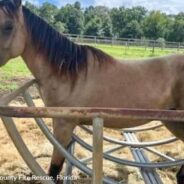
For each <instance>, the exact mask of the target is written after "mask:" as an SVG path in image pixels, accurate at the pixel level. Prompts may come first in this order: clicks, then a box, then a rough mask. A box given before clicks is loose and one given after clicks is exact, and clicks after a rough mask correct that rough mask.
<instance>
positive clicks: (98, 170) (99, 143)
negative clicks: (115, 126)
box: [92, 118, 104, 184]
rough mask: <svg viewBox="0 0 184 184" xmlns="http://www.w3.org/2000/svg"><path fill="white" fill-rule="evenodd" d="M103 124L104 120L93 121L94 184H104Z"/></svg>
mask: <svg viewBox="0 0 184 184" xmlns="http://www.w3.org/2000/svg"><path fill="white" fill-rule="evenodd" d="M103 123H104V120H103V119H102V118H94V119H93V182H92V183H93V184H97V183H98V184H102V183H103V181H102V180H103Z"/></svg>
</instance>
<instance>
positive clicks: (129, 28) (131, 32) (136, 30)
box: [122, 20, 143, 38]
mask: <svg viewBox="0 0 184 184" xmlns="http://www.w3.org/2000/svg"><path fill="white" fill-rule="evenodd" d="M142 35H143V31H142V29H141V26H140V24H139V23H138V22H137V21H136V20H132V21H131V22H130V23H128V24H127V25H126V27H125V28H124V31H123V35H122V36H123V37H126V38H141V36H142Z"/></svg>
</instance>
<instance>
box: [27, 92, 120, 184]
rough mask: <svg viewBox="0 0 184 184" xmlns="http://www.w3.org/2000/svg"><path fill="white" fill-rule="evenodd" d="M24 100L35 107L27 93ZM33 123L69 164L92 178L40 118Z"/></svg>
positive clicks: (113, 183) (89, 170)
mask: <svg viewBox="0 0 184 184" xmlns="http://www.w3.org/2000/svg"><path fill="white" fill-rule="evenodd" d="M24 98H25V100H26V103H27V104H28V105H29V106H35V104H34V102H33V101H32V98H31V97H30V95H29V93H27V92H25V93H24ZM35 121H36V123H37V125H38V126H39V128H40V129H41V131H42V133H43V134H44V135H45V136H46V137H47V139H48V140H49V141H50V143H51V144H52V145H53V146H55V147H56V149H57V150H58V151H59V152H60V153H61V154H62V155H63V156H64V157H65V158H66V159H67V160H69V161H70V163H71V164H73V165H74V166H76V167H77V168H78V169H80V170H81V171H83V172H84V173H86V174H88V175H90V176H92V170H91V169H90V168H88V167H87V166H85V165H84V164H83V163H82V162H80V161H79V160H77V159H76V158H75V157H74V156H73V155H71V154H70V153H69V152H68V151H67V150H66V149H65V148H64V147H63V146H62V145H61V144H60V143H59V142H58V141H57V140H56V138H55V137H54V135H53V134H52V133H51V132H50V130H49V129H48V127H47V126H46V125H45V123H44V121H43V120H42V119H41V118H35ZM103 182H104V183H105V184H116V183H117V182H115V181H113V180H112V179H110V178H107V177H105V178H103Z"/></svg>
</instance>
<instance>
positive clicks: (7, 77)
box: [0, 57, 31, 91]
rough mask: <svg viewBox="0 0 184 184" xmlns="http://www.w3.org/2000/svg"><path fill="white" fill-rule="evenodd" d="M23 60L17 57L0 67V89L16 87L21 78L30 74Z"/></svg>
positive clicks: (5, 89)
mask: <svg viewBox="0 0 184 184" xmlns="http://www.w3.org/2000/svg"><path fill="white" fill-rule="evenodd" d="M30 75H31V73H30V72H29V70H28V69H27V67H26V65H25V64H24V62H23V60H22V59H21V58H20V57H18V58H16V59H13V60H10V61H9V62H8V63H7V64H6V65H5V66H3V67H1V68H0V91H7V90H8V91H10V90H14V89H16V88H17V87H18V84H20V83H21V82H20V81H21V80H20V79H23V78H26V77H28V76H30Z"/></svg>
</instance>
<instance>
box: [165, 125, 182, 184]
mask: <svg viewBox="0 0 184 184" xmlns="http://www.w3.org/2000/svg"><path fill="white" fill-rule="evenodd" d="M164 125H165V126H166V127H167V128H168V129H169V130H170V131H171V132H172V133H173V134H174V135H175V136H176V137H178V138H179V139H180V140H182V141H183V142H184V122H167V123H164ZM176 177H177V183H178V184H184V165H183V166H182V167H181V169H180V170H179V172H178V173H177V176H176Z"/></svg>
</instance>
